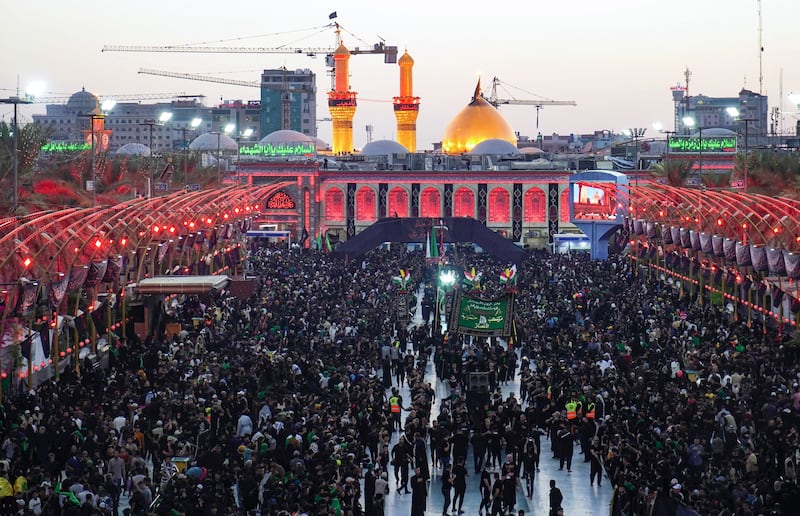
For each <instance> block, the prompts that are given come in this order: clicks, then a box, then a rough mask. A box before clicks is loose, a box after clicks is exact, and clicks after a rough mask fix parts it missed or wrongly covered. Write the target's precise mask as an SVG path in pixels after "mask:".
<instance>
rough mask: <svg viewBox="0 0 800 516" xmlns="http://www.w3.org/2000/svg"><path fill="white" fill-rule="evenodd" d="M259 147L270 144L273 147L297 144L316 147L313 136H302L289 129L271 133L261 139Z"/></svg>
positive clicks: (298, 132)
mask: <svg viewBox="0 0 800 516" xmlns="http://www.w3.org/2000/svg"><path fill="white" fill-rule="evenodd" d="M258 143H259V145H265V144H268V143H269V144H272V145H273V146H275V145H297V144H298V143H310V144H312V145H314V146H316V141H315V140H314V137H313V136H309V135H307V134H303V133H301V132H300V131H292V130H291V129H281V130H278V131H273V132H271V133H269V134H268V135H266V136H265V137H263V138H261V141H259V142H258Z"/></svg>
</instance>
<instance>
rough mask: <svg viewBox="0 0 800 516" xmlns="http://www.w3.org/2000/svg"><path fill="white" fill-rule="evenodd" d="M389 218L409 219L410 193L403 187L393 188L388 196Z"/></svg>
mask: <svg viewBox="0 0 800 516" xmlns="http://www.w3.org/2000/svg"><path fill="white" fill-rule="evenodd" d="M388 198H389V199H388V205H389V216H390V217H408V192H406V191H405V189H403V188H401V187H399V186H398V187H395V188H392V189H391V190H390V191H389V195H388Z"/></svg>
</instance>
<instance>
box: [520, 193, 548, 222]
mask: <svg viewBox="0 0 800 516" xmlns="http://www.w3.org/2000/svg"><path fill="white" fill-rule="evenodd" d="M545 205H546V202H545V195H544V192H543V191H542V189H541V188H536V187H534V188H531V189H529V190H528V191H527V192H525V197H524V199H523V210H522V220H523V221H524V222H527V223H542V222H546V221H547V217H546V215H545V213H546V210H545Z"/></svg>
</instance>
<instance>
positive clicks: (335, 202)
mask: <svg viewBox="0 0 800 516" xmlns="http://www.w3.org/2000/svg"><path fill="white" fill-rule="evenodd" d="M325 218H326V219H327V220H328V221H329V222H330V221H334V222H343V221H344V192H343V191H342V190H341V189H340V188H331V189H330V190H328V191H327V192H325Z"/></svg>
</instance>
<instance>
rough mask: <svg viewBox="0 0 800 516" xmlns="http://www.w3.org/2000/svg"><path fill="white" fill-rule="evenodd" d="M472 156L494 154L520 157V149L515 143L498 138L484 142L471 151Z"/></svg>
mask: <svg viewBox="0 0 800 516" xmlns="http://www.w3.org/2000/svg"><path fill="white" fill-rule="evenodd" d="M469 153H470V154H494V155H512V156H516V155H519V154H520V152H519V149H517V147H516V145H514V144H513V143H510V142H507V141H506V140H500V139H498V138H492V139H489V140H483V141H482V142H481V143H479V144H478V145H476V146H475V147H473V148H472V150H471V151H469Z"/></svg>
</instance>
